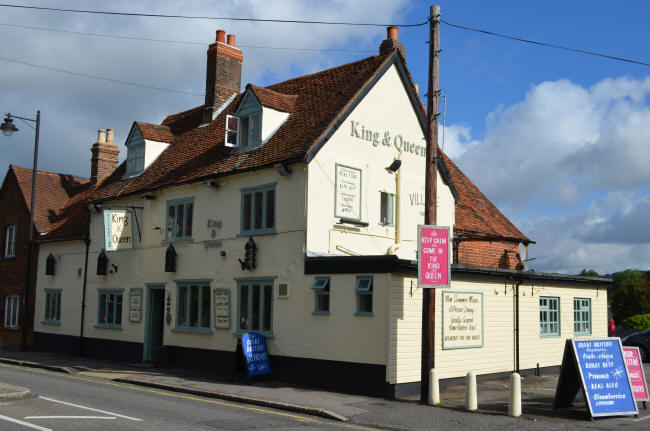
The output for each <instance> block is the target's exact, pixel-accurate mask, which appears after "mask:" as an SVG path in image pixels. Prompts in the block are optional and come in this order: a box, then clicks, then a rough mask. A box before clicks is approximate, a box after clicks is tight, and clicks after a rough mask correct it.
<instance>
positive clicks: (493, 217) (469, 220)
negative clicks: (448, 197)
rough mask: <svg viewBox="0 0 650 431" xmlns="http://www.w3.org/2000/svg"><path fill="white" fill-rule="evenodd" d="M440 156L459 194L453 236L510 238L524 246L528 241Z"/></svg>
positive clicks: (472, 184) (469, 182) (448, 160)
mask: <svg viewBox="0 0 650 431" xmlns="http://www.w3.org/2000/svg"><path fill="white" fill-rule="evenodd" d="M440 154H441V155H442V159H443V161H444V163H445V165H446V166H447V170H448V171H449V175H450V177H451V179H452V181H453V183H454V187H456V191H457V192H458V203H457V204H456V228H455V232H456V233H458V234H461V235H462V234H467V235H476V236H494V237H501V238H511V239H514V240H519V241H521V242H523V243H525V244H529V243H530V242H531V240H530V239H528V238H527V237H526V236H525V235H524V234H523V233H521V231H520V230H519V229H517V227H516V226H515V225H514V224H512V222H511V221H510V220H508V218H507V217H506V216H504V215H503V213H502V212H501V211H499V209H498V208H497V207H496V206H494V204H493V203H492V202H490V200H489V199H488V198H487V197H485V195H484V194H483V193H482V192H481V191H480V190H479V189H478V187H476V185H474V183H473V182H472V181H471V180H470V179H469V178H467V176H466V175H465V174H464V173H463V172H462V171H461V170H460V169H458V166H456V164H455V163H454V162H452V161H451V159H450V158H449V157H447V156H446V155H445V154H444V153H442V152H440Z"/></svg>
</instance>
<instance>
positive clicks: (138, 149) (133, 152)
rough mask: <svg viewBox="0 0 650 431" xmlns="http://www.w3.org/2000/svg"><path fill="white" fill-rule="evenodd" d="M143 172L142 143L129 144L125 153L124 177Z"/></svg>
mask: <svg viewBox="0 0 650 431" xmlns="http://www.w3.org/2000/svg"><path fill="white" fill-rule="evenodd" d="M143 170H144V141H142V142H141V143H136V142H133V143H130V144H129V147H128V150H127V153H126V175H127V176H130V175H136V174H139V173H140V172H142V171H143Z"/></svg>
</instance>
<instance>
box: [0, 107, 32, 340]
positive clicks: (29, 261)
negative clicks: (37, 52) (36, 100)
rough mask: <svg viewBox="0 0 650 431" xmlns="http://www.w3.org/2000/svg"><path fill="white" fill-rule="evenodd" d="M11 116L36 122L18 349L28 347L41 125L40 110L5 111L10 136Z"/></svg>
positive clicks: (4, 129)
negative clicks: (31, 115) (33, 112)
mask: <svg viewBox="0 0 650 431" xmlns="http://www.w3.org/2000/svg"><path fill="white" fill-rule="evenodd" d="M12 118H18V119H20V120H23V121H31V122H33V123H36V137H35V139H34V166H33V168H32V201H31V208H30V211H29V243H28V245H27V274H26V279H25V295H24V296H23V315H22V333H21V334H20V350H22V351H25V350H27V349H28V345H27V327H28V325H29V310H28V309H29V290H30V289H29V288H30V286H31V283H30V281H31V278H32V250H33V248H34V205H35V203H36V199H35V197H36V169H37V164H38V132H39V130H40V127H41V111H36V119H35V120H34V119H31V118H25V117H19V116H18V115H11V114H10V113H7V114H6V116H5V121H4V123H2V124H1V125H0V130H2V133H3V134H4V135H5V136H11V135H12V134H13V133H14V132H17V131H18V128H17V127H16V126H15V125H14V124H13V120H12Z"/></svg>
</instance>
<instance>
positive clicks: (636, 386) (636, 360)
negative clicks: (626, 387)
mask: <svg viewBox="0 0 650 431" xmlns="http://www.w3.org/2000/svg"><path fill="white" fill-rule="evenodd" d="M623 353H624V355H625V364H626V365H627V372H628V374H629V375H630V383H632V392H634V399H635V400H636V401H650V399H649V398H648V384H647V382H646V379H645V370H644V369H643V362H642V361H641V352H639V348H638V347H635V346H624V347H623Z"/></svg>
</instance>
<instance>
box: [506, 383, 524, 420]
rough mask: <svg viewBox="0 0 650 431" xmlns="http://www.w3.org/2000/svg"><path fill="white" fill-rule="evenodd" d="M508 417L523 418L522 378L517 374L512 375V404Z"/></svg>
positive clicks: (509, 406)
mask: <svg viewBox="0 0 650 431" xmlns="http://www.w3.org/2000/svg"><path fill="white" fill-rule="evenodd" d="M508 416H511V417H513V418H518V417H519V416H521V376H519V374H517V373H512V374H511V375H510V403H509V404H508Z"/></svg>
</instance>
